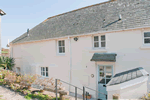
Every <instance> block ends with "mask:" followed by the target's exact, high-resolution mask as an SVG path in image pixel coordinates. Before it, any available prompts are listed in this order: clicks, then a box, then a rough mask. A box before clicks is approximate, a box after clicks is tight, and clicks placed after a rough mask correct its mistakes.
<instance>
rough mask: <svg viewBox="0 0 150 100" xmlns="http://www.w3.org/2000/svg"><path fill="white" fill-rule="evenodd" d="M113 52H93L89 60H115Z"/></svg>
mask: <svg viewBox="0 0 150 100" xmlns="http://www.w3.org/2000/svg"><path fill="white" fill-rule="evenodd" d="M116 56H117V54H115V53H94V55H93V57H92V59H91V61H109V62H116Z"/></svg>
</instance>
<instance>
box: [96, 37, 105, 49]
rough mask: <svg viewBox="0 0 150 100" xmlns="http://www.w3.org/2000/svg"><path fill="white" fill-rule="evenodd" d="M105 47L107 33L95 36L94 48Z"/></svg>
mask: <svg viewBox="0 0 150 100" xmlns="http://www.w3.org/2000/svg"><path fill="white" fill-rule="evenodd" d="M105 47H106V39H105V35H101V36H94V48H105Z"/></svg>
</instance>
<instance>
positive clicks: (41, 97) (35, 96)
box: [25, 93, 53, 100]
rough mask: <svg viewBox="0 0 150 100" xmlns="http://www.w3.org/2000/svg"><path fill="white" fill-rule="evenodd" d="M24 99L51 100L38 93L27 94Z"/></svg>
mask: <svg viewBox="0 0 150 100" xmlns="http://www.w3.org/2000/svg"><path fill="white" fill-rule="evenodd" d="M25 98H26V99H28V100H30V99H33V98H37V99H39V100H53V99H52V98H51V97H49V96H48V95H43V94H41V93H38V94H31V93H28V94H27V95H26V96H25Z"/></svg>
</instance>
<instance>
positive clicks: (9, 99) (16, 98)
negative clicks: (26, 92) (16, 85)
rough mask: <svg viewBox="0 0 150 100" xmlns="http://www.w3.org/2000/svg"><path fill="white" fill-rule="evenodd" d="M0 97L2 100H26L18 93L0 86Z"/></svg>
mask: <svg viewBox="0 0 150 100" xmlns="http://www.w3.org/2000/svg"><path fill="white" fill-rule="evenodd" d="M1 95H2V97H0V98H1V99H4V100H26V99H25V98H24V96H22V95H20V94H19V93H18V92H14V91H11V90H9V89H7V88H5V87H2V86H0V96H1Z"/></svg>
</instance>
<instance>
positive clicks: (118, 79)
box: [107, 67, 149, 86]
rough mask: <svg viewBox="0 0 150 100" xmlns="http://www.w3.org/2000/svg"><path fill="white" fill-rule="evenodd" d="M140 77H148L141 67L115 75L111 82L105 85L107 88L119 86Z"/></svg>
mask: <svg viewBox="0 0 150 100" xmlns="http://www.w3.org/2000/svg"><path fill="white" fill-rule="evenodd" d="M142 76H149V73H148V72H147V71H145V70H144V69H143V68H142V67H138V68H134V69H131V70H127V71H124V72H121V73H118V74H115V75H114V77H113V78H112V79H111V81H110V82H109V83H108V84H107V86H110V85H116V84H121V83H124V82H127V81H130V80H133V79H136V78H139V77H142Z"/></svg>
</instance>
